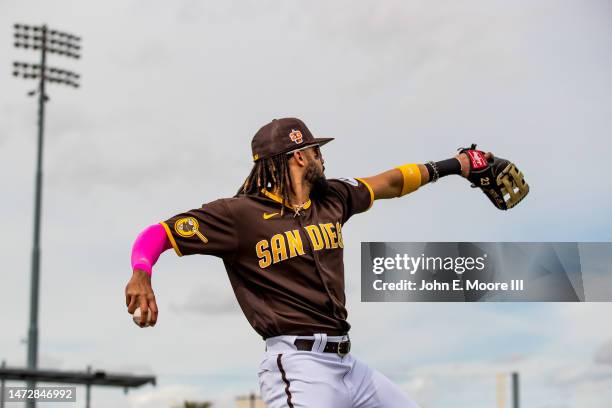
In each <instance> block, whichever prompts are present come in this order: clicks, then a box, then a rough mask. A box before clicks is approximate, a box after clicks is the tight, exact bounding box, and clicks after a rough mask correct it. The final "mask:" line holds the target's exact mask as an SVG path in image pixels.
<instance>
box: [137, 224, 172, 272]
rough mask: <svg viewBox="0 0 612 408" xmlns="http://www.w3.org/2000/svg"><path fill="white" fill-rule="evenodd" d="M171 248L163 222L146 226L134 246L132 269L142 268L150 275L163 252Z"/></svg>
mask: <svg viewBox="0 0 612 408" xmlns="http://www.w3.org/2000/svg"><path fill="white" fill-rule="evenodd" d="M170 248H172V244H171V243H170V240H169V239H168V236H167V235H166V231H165V230H164V227H163V226H162V225H161V224H155V225H151V226H149V227H147V228H145V229H144V231H142V232H141V233H140V234H139V235H138V237H137V238H136V241H134V245H133V246H132V270H134V269H140V270H142V271H145V272H146V273H148V274H149V276H150V275H151V274H152V273H153V265H155V262H157V259H159V256H160V255H161V253H162V252H164V251H165V250H167V249H170Z"/></svg>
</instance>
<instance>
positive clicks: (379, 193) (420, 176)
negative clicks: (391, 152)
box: [364, 164, 429, 200]
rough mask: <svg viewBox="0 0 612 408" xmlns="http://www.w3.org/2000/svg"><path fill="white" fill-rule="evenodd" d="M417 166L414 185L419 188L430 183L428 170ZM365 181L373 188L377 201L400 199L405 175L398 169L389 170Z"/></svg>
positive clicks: (419, 165) (420, 165)
mask: <svg viewBox="0 0 612 408" xmlns="http://www.w3.org/2000/svg"><path fill="white" fill-rule="evenodd" d="M415 166H416V167H414V170H415V171H416V172H415V174H414V184H415V185H417V184H418V186H421V185H424V184H427V182H428V181H429V172H428V171H427V168H426V167H425V166H424V165H422V164H418V165H415ZM364 181H365V182H367V183H368V184H369V185H370V187H372V191H373V192H374V198H375V199H376V200H380V199H386V198H395V197H399V196H400V195H401V193H402V190H403V188H404V175H403V174H402V171H400V170H399V169H398V168H394V169H391V170H387V171H385V172H383V173H380V174H377V175H376V176H372V177H366V178H364ZM417 188H418V187H417Z"/></svg>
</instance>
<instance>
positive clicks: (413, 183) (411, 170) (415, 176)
mask: <svg viewBox="0 0 612 408" xmlns="http://www.w3.org/2000/svg"><path fill="white" fill-rule="evenodd" d="M396 169H398V170H399V171H401V172H402V176H404V186H403V187H402V192H401V193H400V195H399V196H400V197H401V196H403V195H406V194H408V193H412V192H413V191H416V190H417V189H418V188H419V187H421V171H420V170H419V166H417V165H416V164H404V165H402V166H398V167H396Z"/></svg>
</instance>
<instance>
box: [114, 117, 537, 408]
mask: <svg viewBox="0 0 612 408" xmlns="http://www.w3.org/2000/svg"><path fill="white" fill-rule="evenodd" d="M331 140H333V139H331V138H315V137H313V135H312V134H311V132H310V131H309V130H308V128H307V127H306V125H305V124H304V123H303V122H302V121H301V120H299V119H295V118H284V119H278V120H276V119H275V120H273V121H272V122H270V123H268V124H267V125H265V126H263V127H262V128H261V129H260V130H259V131H258V132H257V133H256V134H255V136H254V137H253V140H252V144H251V147H252V152H253V160H254V166H253V169H252V171H251V173H250V174H249V176H248V177H247V178H246V180H245V182H244V183H243V184H242V186H241V187H240V189H239V190H238V192H237V194H236V195H235V196H234V197H231V198H222V199H219V200H216V201H212V202H210V203H206V204H203V205H202V207H201V208H196V209H193V210H190V211H187V212H184V213H181V214H177V215H175V216H173V217H171V218H169V219H168V220H166V221H164V222H161V223H159V224H155V225H152V226H150V227H148V228H146V229H145V230H144V231H143V232H141V233H140V235H139V236H138V238H137V239H136V241H135V243H134V246H133V250H132V270H133V275H132V278H131V279H130V281H129V283H128V284H127V287H126V289H125V295H126V305H127V308H128V313H130V314H132V313H134V311H135V309H136V308H137V307H140V309H141V319H140V321H139V323H140V325H141V326H143V327H144V326H145V325H151V326H154V325H155V323H156V322H157V315H158V309H157V304H156V301H155V295H154V292H153V289H152V287H151V271H152V267H153V265H154V264H155V262H156V261H157V259H158V257H159V255H160V254H161V253H162V252H163V251H165V250H167V249H170V248H174V251H175V252H176V254H177V255H178V256H184V255H193V254H203V255H214V256H217V257H219V258H221V259H222V260H223V264H224V266H225V269H226V271H227V273H228V276H229V279H230V281H231V284H232V288H233V290H234V293H235V295H236V298H237V300H238V303H239V304H240V307H241V308H242V311H243V312H244V314H245V316H246V318H247V319H248V321H249V323H250V324H251V326H253V328H254V329H255V330H256V331H257V333H259V335H261V337H262V338H263V339H264V340H265V354H264V359H263V361H262V363H261V366H260V369H259V373H258V376H259V385H260V390H261V395H262V398H263V400H264V402H265V404H266V407H268V408H281V407H289V408H293V407H296V408H297V407H308V408H327V407H329V408H348V407H360V408H374V407H390V408H395V407H397V408H400V407H401V408H407V407H408V408H410V407H417V404H416V403H415V402H413V401H412V400H411V399H410V398H409V397H408V396H407V395H406V394H405V393H404V392H402V391H401V390H400V389H399V388H398V387H397V386H396V385H395V384H393V383H392V382H391V381H389V380H388V379H387V378H386V377H384V376H383V375H382V374H380V373H379V372H378V371H375V370H373V369H371V368H370V367H368V366H367V365H366V364H364V363H363V362H361V361H360V360H358V359H356V358H355V357H353V355H352V354H351V353H350V349H351V341H350V340H349V335H348V333H349V329H350V325H349V323H348V322H347V320H346V319H347V310H346V308H345V294H344V265H343V248H344V239H343V234H342V227H343V225H344V224H345V223H346V222H347V221H348V220H349V219H350V218H351V217H352V216H353V215H355V214H359V213H362V212H365V211H367V210H368V209H369V208H370V207H371V206H372V204H373V203H374V201H375V200H380V199H386V198H394V197H401V196H404V195H406V194H408V193H411V192H414V191H416V190H417V189H418V188H419V187H421V186H423V185H425V184H427V183H428V182H433V181H436V180H437V179H439V178H442V177H445V176H447V175H451V174H457V175H462V176H463V177H468V176H470V175H471V174H478V172H479V171H480V172H482V171H484V170H485V169H487V170H489V171H491V167H492V164H493V162H494V161H495V160H498V159H496V158H494V157H493V155H492V154H491V153H486V154H485V153H484V152H481V151H479V150H475V145H473V146H472V147H471V148H468V149H464V150H462V151H461V152H460V153H459V154H457V155H456V156H455V157H453V158H451V159H448V160H443V161H440V162H428V163H426V164H404V165H401V166H398V167H396V168H394V169H391V170H389V171H386V172H384V173H381V174H378V175H376V176H373V177H366V178H341V179H326V178H325V175H324V171H325V167H324V160H323V155H322V153H321V146H323V145H324V144H326V143H328V142H330V141H331ZM500 160H503V159H500ZM513 169H514V167H513ZM505 170H507V169H505ZM513 174H514V175H515V176H516V177H519V176H521V178H522V175H520V172H517V171H515V172H514V173H513ZM480 176H482V174H480ZM487 176H490V177H492V176H496V174H495V173H493V174H489V175H487ZM481 178H483V177H481ZM521 178H519V179H517V180H515V181H516V183H515V184H517V183H518V184H520V186H519V187H521V188H522V189H523V190H522V191H523V192H524V190H525V187H524V186H525V185H526V184H524V183H523V184H521ZM470 180H472V179H471V178H470ZM490 181H491V180H489V182H490ZM475 183H477V182H475ZM490 184H495V183H490ZM506 190H507V189H506ZM506 190H504V191H500V193H504V195H505V197H502V198H501V201H502V202H503V204H504V205H505V206H506V207H507V208H510V207H512V206H513V205H515V204H516V202H518V201H520V199H521V198H522V196H521V197H519V196H520V195H521V194H523V193H522V192H521V191H517V189H516V188H510V190H512V195H513V196H512V197H510V192H509V191H506ZM524 194H526V193H524ZM523 196H524V195H523ZM490 198H491V197H490ZM491 200H492V201H493V202H494V204H495V201H494V199H493V198H491ZM497 205H498V207H499V206H500V205H501V204H499V203H498V204H497ZM500 208H501V207H500ZM149 311H150V312H149ZM149 314H150V320H149V321H147V316H148V315H149Z"/></svg>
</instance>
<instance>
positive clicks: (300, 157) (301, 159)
mask: <svg viewBox="0 0 612 408" xmlns="http://www.w3.org/2000/svg"><path fill="white" fill-rule="evenodd" d="M304 152H305V150H300V151H297V152H293V158H294V159H295V161H296V163H298V164H299V165H300V166H305V165H306V161H307V160H306V155H305V154H304Z"/></svg>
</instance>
